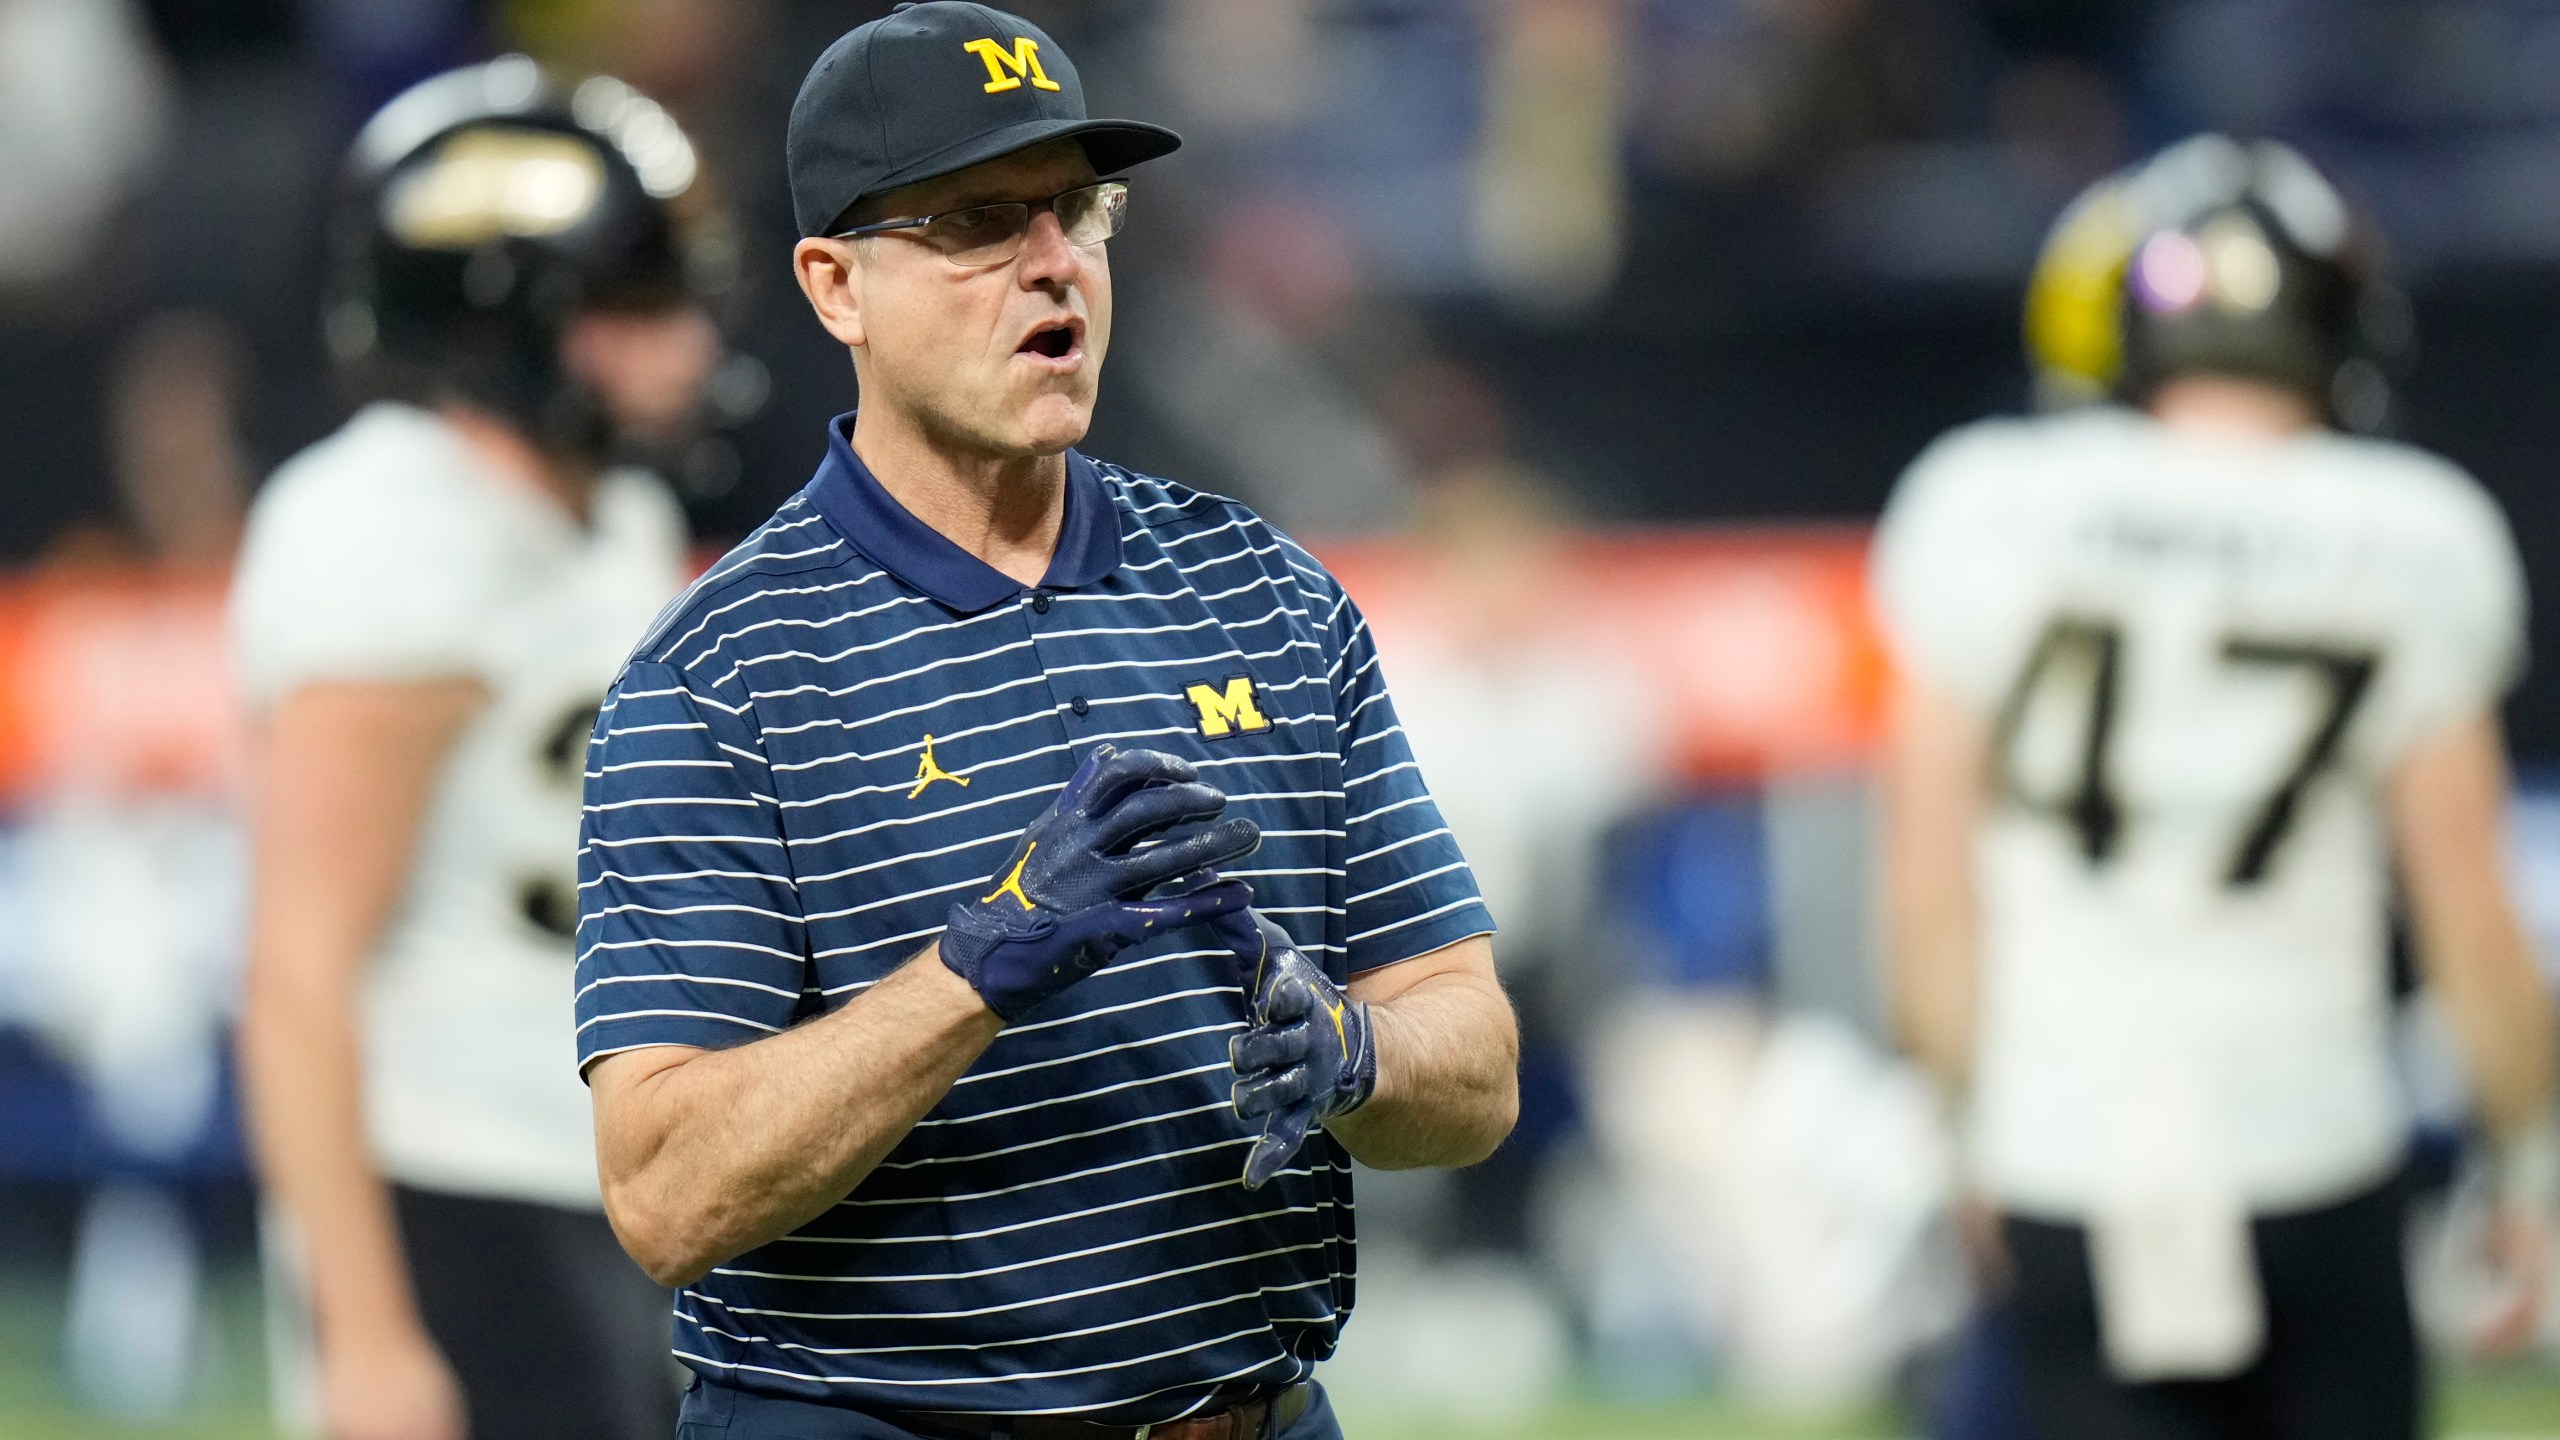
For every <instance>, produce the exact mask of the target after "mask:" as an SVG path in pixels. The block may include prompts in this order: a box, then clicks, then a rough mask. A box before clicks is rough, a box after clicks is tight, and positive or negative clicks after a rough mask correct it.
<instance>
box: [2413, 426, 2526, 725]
mask: <svg viewBox="0 0 2560 1440" xmlns="http://www.w3.org/2000/svg"><path fill="white" fill-rule="evenodd" d="M2443 469H2444V472H2445V473H2443V474H2442V475H2441V477H2431V478H2437V479H2438V483H2437V485H2436V486H2435V487H2434V489H2433V493H2431V494H2429V495H2428V496H2427V498H2428V500H2429V501H2430V502H2431V503H2430V504H2429V505H2428V506H2427V510H2428V512H2429V515H2428V519H2429V521H2431V522H2432V523H2424V524H2418V525H2408V526H2406V527H2405V531H2404V533H2406V532H2415V533H2420V534H2424V535H2425V536H2426V537H2427V540H2428V543H2427V545H2426V547H2425V549H2424V551H2423V553H2422V558H2421V559H2420V560H2419V561H2418V563H2417V564H2415V565H2413V566H2411V567H2409V568H2408V570H2407V571H2406V572H2404V573H2405V580H2404V583H2406V584H2407V585H2408V586H2409V591H2408V594H2407V595H2406V597H2405V600H2404V601H2403V602H2402V603H2400V604H2397V605H2395V606H2394V607H2393V608H2394V610H2395V611H2397V612H2398V613H2399V614H2400V615H2401V616H2402V617H2404V620H2405V623H2406V624H2407V625H2408V626H2409V633H2408V634H2407V635H2406V636H2404V637H2403V638H2402V639H2401V641H2400V642H2399V646H2398V653H2396V654H2393V655H2391V656H2390V657H2389V658H2388V659H2387V660H2386V662H2385V663H2386V664H2388V665H2391V666H2396V667H2397V668H2398V669H2399V671H2400V674H2399V675H2398V677H2397V680H2398V683H2399V688H2400V689H2401V691H2402V704H2403V705H2404V707H2405V709H2406V712H2407V723H2406V727H2405V730H2404V732H2403V733H2405V734H2406V736H2407V737H2408V738H2409V739H2411V740H2417V739H2421V738H2424V737H2425V736H2426V735H2427V734H2428V733H2430V732H2432V731H2435V730H2437V729H2440V728H2442V727H2443V726H2445V725H2448V724H2452V723H2455V722H2457V721H2461V720H2467V719H2469V718H2471V717H2472V716H2474V715H2478V714H2480V713H2481V712H2482V711H2485V710H2490V709H2493V708H2495V707H2496V706H2497V705H2498V703H2499V702H2500V701H2501V700H2503V699H2504V698H2505V696H2506V694H2507V692H2508V690H2510V689H2511V688H2513V687H2514V685H2515V683H2516V681H2517V680H2518V678H2520V677H2521V676H2522V674H2523V672H2524V663H2525V653H2526V651H2525V615H2526V592H2525V579H2524V562H2523V561H2522V559H2521V558H2520V557H2519V556H2518V555H2517V553H2516V542H2515V536H2514V533H2513V532H2512V531H2511V530H2510V529H2509V528H2508V526H2507V520H2506V516H2505V515H2504V514H2503V513H2501V512H2500V510H2499V509H2498V505H2497V502H2496V501H2494V500H2492V499H2490V498H2489V495H2488V493H2487V492H2486V491H2485V490H2483V489H2482V488H2481V487H2480V484H2479V482H2477V481H2475V480H2473V479H2472V478H2471V477H2470V476H2469V475H2467V474H2464V473H2462V472H2460V471H2458V470H2455V469H2453V467H2451V466H2449V465H2448V466H2445V467H2443Z"/></svg>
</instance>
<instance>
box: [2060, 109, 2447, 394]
mask: <svg viewBox="0 0 2560 1440" xmlns="http://www.w3.org/2000/svg"><path fill="white" fill-rule="evenodd" d="M2380 252H2381V245H2380V237H2379V236H2378V235H2377V234H2376V233H2375V232H2374V231H2373V229H2372V228H2371V226H2370V225H2369V224H2368V223H2367V222H2366V221H2365V220H2364V219H2363V218H2362V217H2361V216H2360V215H2358V214H2357V212H2356V211H2355V210H2354V209H2352V208H2351V207H2350V206H2349V205H2348V204H2347V202H2346V201H2345V199H2344V198H2343V197H2342V196H2340V195H2339V193H2338V191H2337V190H2336V188H2335V187H2333V186H2332V185H2331V184H2330V183H2329V182H2328V180H2327V179H2325V178H2324V177H2322V175H2321V174H2320V172H2319V171H2318V170H2317V169H2315V168H2314V167H2313V166H2312V164H2311V162H2310V161H2308V160H2306V159H2304V158H2303V157H2302V156H2301V155H2300V154H2299V153H2297V152H2296V151H2294V150H2292V149H2291V148H2289V147H2287V146H2284V145H2279V144H2276V143H2274V142H2272V141H2263V140H2262V141H2255V142H2245V143H2244V142H2242V141H2237V140H2233V139H2231V138H2229V137H2227V136H2222V135H2200V136H2197V137H2195V138H2193V139H2190V140H2186V141H2183V142H2181V143H2180V144H2177V145H2174V146H2172V147H2170V148H2169V149H2167V150H2165V151H2162V152H2161V153H2160V154H2159V155H2157V156H2155V157H2153V158H2152V159H2151V160H2149V161H2148V162H2146V163H2144V164H2142V165H2139V166H2136V167H2134V168H2132V169H2130V170H2127V171H2124V172H2121V173H2119V174H2116V175H2112V176H2109V177H2108V178H2107V179H2105V180H2102V181H2100V182H2098V183H2097V184H2096V185H2095V186H2093V187H2091V188H2090V189H2089V190H2088V191H2087V192H2086V193H2084V194H2083V195H2082V196H2081V197H2080V198H2079V199H2078V200H2076V201H2074V202H2073V203H2072V205H2071V207H2070V208H2069V209H2068V210H2066V211H2064V212H2063V216H2062V218H2061V220H2060V221H2058V222H2057V223H2056V224H2055V226H2054V230H2053V234H2052V235H2051V237H2049V238H2048V239H2047V241H2046V242H2045V247H2044V253H2043V254H2042V256H2041V257H2039V259H2038V261H2037V263H2036V273H2035V279H2034V280H2033V282H2032V283H2031V284H2030V286H2029V288H2028V292H2027V310H2026V340H2027V351H2028V356H2029V358H2030V360H2031V361H2032V362H2033V364H2034V367H2035V370H2036V382H2037V386H2036V388H2037V394H2038V398H2039V400H2041V401H2042V402H2043V403H2045V404H2046V405H2048V406H2056V405H2069V404H2076V403H2083V402H2086V401H2091V400H2097V399H2106V398H2113V399H2118V400H2123V401H2127V402H2130V403H2133V404H2141V403H2143V402H2144V401H2145V400H2147V399H2148V398H2149V397H2150V395H2151V393H2152V392H2153V391H2154V390H2156V389H2158V388H2159V386H2160V385H2161V384H2162V383H2163V382H2164V381H2167V380H2169V379H2171V378H2174V377H2176V376H2179V375H2197V374H2208V375H2230V376H2235V377H2239V378H2243V379H2250V380H2259V381H2264V382H2266V383H2269V384H2275V385H2281V386H2284V387H2285V388H2287V389H2292V390H2297V391H2300V392H2302V393H2303V394H2306V395H2308V396H2310V397H2311V398H2312V399H2313V400H2314V401H2316V402H2317V403H2318V404H2319V405H2320V406H2321V407H2322V409H2323V411H2324V413H2325V414H2326V415H2327V416H2328V418H2329V420H2330V422H2331V423H2333V424H2336V425H2339V426H2341V427H2343V428H2347V429H2352V430H2371V429H2374V428H2376V427H2377V426H2379V425H2380V424H2381V423H2382V422H2383V420H2384V418H2385V416H2386V414H2387V411H2388V408H2389V402H2390V386H2389V384H2388V367H2389V366H2390V365H2391V363H2392V362H2393V361H2395V360H2396V359H2397V358H2398V356H2399V355H2400V353H2401V352H2402V350H2403V349H2404V348H2405V346H2406V344H2407V339H2408V324H2407V319H2406V316H2407V310H2406V305H2405V302H2404V301H2403V300H2402V299H2401V297H2400V295H2399V292H2398V291H2397V290H2395V289H2393V288H2392V287H2391V286H2390V285H2389V284H2388V283H2387V281H2386V280H2385V278H2384V276H2383V274H2382V264H2381V258H2382V257H2381V253H2380Z"/></svg>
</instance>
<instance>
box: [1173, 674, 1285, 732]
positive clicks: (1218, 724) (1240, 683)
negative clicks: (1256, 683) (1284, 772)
mask: <svg viewBox="0 0 2560 1440" xmlns="http://www.w3.org/2000/svg"><path fill="white" fill-rule="evenodd" d="M1182 695H1183V698H1184V699H1186V700H1189V701H1190V702H1191V706H1192V708H1193V709H1195V710H1198V711H1199V712H1200V733H1201V734H1202V735H1204V736H1206V737H1208V738H1209V739H1211V740H1223V739H1225V738H1226V737H1228V736H1230V735H1253V734H1258V733H1260V732H1262V731H1264V730H1268V729H1270V728H1271V720H1270V717H1269V716H1266V715H1264V714H1263V713H1262V707H1261V706H1260V705H1259V704H1257V703H1256V702H1255V700H1254V695H1253V677H1252V676H1250V675H1235V676H1230V677H1229V678H1227V679H1225V680H1221V681H1219V682H1217V683H1216V684H1214V685H1213V684H1211V683H1210V682H1208V681H1206V680H1194V681H1192V682H1191V683H1190V684H1189V685H1186V686H1184V687H1183V690H1182Z"/></svg>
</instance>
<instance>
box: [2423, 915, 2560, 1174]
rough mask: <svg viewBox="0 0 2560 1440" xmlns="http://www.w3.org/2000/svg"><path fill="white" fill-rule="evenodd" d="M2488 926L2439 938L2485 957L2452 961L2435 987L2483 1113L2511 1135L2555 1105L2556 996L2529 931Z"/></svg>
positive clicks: (2496, 1130) (2491, 1123) (2496, 1129)
mask: <svg viewBox="0 0 2560 1440" xmlns="http://www.w3.org/2000/svg"><path fill="white" fill-rule="evenodd" d="M2484 928H2486V929H2488V930H2489V931H2490V932H2491V933H2488V934H2481V935H2474V936H2467V937H2463V938H2460V939H2455V938H2451V937H2448V938H2447V939H2445V940H2442V941H2438V942H2435V943H2436V944H2438V945H2443V946H2452V945H2466V944H2467V945H2470V946H2474V947H2477V953H2478V954H2480V955H2481V956H2482V957H2484V958H2478V959H2474V960H2473V961H2472V963H2469V964H2458V965H2452V966H2446V967H2444V968H2443V971H2442V973H2441V974H2440V975H2439V977H2438V978H2437V980H2436V982H2435V986H2434V988H2435V990H2436V992H2437V993H2436V1002H2437V1004H2438V1005H2440V1006H2441V1007H2443V1010H2444V1014H2445V1019H2446V1020H2447V1022H2448V1023H2449V1024H2450V1025H2451V1026H2452V1028H2453V1032H2454V1036H2455V1038H2456V1040H2457V1041H2458V1042H2459V1043H2460V1045H2461V1047H2462V1051H2463V1054H2464V1055H2465V1056H2466V1057H2468V1060H2469V1064H2470V1069H2471V1082H2472V1088H2473V1090H2474V1091H2475V1092H2476V1094H2477V1095H2478V1098H2479V1105H2480V1112H2481V1117H2482V1119H2483V1120H2485V1121H2486V1122H2487V1124H2488V1126H2489V1129H2490V1131H2491V1133H2493V1134H2495V1135H2498V1136H2500V1137H2502V1138H2505V1137H2512V1136H2516V1135H2519V1134H2522V1133H2523V1132H2524V1131H2525V1130H2526V1129H2527V1128H2529V1127H2530V1126H2532V1125H2534V1124H2535V1123H2536V1122H2537V1121H2539V1120H2541V1119H2542V1118H2543V1117H2544V1115H2545V1113H2546V1111H2547V1109H2548V1107H2549V1106H2550V1104H2551V1099H2552V1093H2551V1090H2552V1081H2553V1060H2552V1051H2553V1034H2552V1030H2553V1024H2552V1014H2551V1000H2550V997H2549V996H2548V995H2547V994H2546V993H2544V990H2543V986H2542V980H2541V977H2540V976H2539V975H2538V974H2537V973H2536V972H2535V969H2534V964H2533V959H2532V956H2531V954H2530V952H2529V951H2528V950H2527V948H2526V945H2525V940H2524V936H2523V934H2522V932H2521V930H2519V929H2518V928H2517V927H2515V926H2513V925H2512V924H2510V925H2507V926H2503V927H2500V926H2489V927H2484ZM2501 931H2503V933H2498V932H2501ZM2426 943H2428V942H2426V941H2423V940H2422V941H2421V944H2422V945H2423V944H2426ZM2489 957H2493V958H2489Z"/></svg>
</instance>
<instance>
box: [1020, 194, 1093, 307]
mask: <svg viewBox="0 0 2560 1440" xmlns="http://www.w3.org/2000/svg"><path fill="white" fill-rule="evenodd" d="M1018 263H1019V264H1020V266H1021V274H1022V283H1023V285H1024V286H1025V287H1026V288H1030V289H1065V288H1066V287H1068V286H1071V285H1073V284H1075V282H1076V278H1077V277H1078V276H1079V275H1081V274H1082V273H1083V272H1084V256H1083V254H1082V253H1081V252H1079V251H1078V250H1077V249H1076V247H1075V246H1073V245H1070V244H1068V243H1067V229H1066V227H1065V226H1064V225H1061V224H1059V223H1058V214H1057V212H1056V211H1054V210H1037V211H1034V212H1032V215H1031V228H1030V230H1029V231H1027V232H1025V233H1024V235H1023V237H1022V256H1021V259H1020V260H1019V262H1018Z"/></svg>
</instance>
